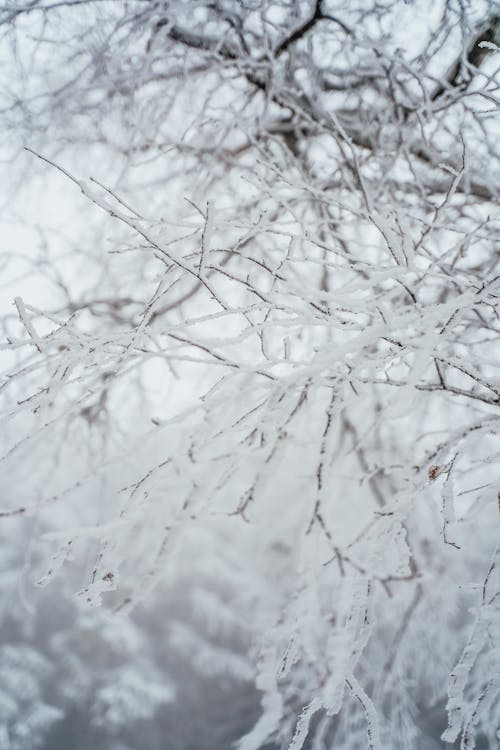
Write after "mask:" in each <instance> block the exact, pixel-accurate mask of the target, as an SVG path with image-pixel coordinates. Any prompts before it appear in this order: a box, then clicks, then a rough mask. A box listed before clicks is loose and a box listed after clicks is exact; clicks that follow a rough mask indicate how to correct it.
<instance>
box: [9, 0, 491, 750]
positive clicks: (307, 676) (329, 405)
mask: <svg viewBox="0 0 500 750" xmlns="http://www.w3.org/2000/svg"><path fill="white" fill-rule="evenodd" d="M499 10H500V9H499V7H498V5H497V4H496V3H494V2H477V3H474V4H472V5H469V4H466V3H464V2H460V1H459V0H457V1H456V2H455V1H454V0H451V1H445V2H424V0H421V2H415V3H413V4H407V3H404V2H395V1H394V0H387V2H371V0H370V1H368V0H360V1H359V2H354V3H346V2H341V1H340V0H330V1H329V0H317V1H316V2H311V1H310V0H308V1H307V2H306V1H304V2H300V1H299V0H289V1H288V0H241V2H237V3H236V2H230V1H227V2H224V1H223V0H215V1H211V2H209V1H208V0H200V1H198V0H197V1H196V2H195V1H194V0H193V1H191V0H186V1H185V2H181V1H180V0H176V1H175V2H163V0H162V1H160V0H158V1H152V2H141V0H130V2H123V3H115V2H111V1H106V0H104V1H103V2H97V0H73V1H70V0H68V1H67V2H60V1H59V2H56V1H55V0H52V1H51V2H49V1H47V2H44V1H43V0H39V1H36V0H35V1H34V2H29V3H22V2H19V3H16V4H14V5H6V6H1V7H0V20H1V22H2V29H3V34H4V36H3V44H4V50H5V51H7V52H8V54H9V61H10V62H9V66H6V69H5V73H4V74H3V75H4V79H5V80H4V82H3V83H4V99H3V101H4V104H3V106H2V118H3V122H4V124H5V125H4V126H5V130H6V133H8V136H7V139H6V144H5V148H6V149H8V150H9V161H8V164H9V169H11V170H12V172H13V173H15V174H18V175H21V177H19V180H23V181H24V182H25V183H26V182H27V181H28V180H29V179H32V178H31V177H30V173H31V171H36V172H37V173H38V174H40V173H41V172H43V173H44V174H46V175H47V179H48V180H50V181H51V184H54V185H55V184H57V185H61V186H64V188H58V189H65V190H66V192H67V199H66V200H67V201H74V202H75V206H77V207H78V210H81V211H82V212H84V211H87V213H85V214H84V215H85V217H86V218H85V221H84V222H83V223H82V225H79V224H75V225H74V230H73V232H74V236H73V237H72V238H71V242H70V241H69V240H68V239H62V240H61V239H58V240H57V243H56V245H55V246H56V247H57V253H56V252H55V251H54V250H53V247H52V245H51V242H52V240H51V237H50V234H48V231H49V230H48V228H47V227H42V229H41V230H40V231H41V233H42V236H43V238H44V241H45V244H44V243H41V245H40V249H39V251H38V252H39V253H41V255H40V254H39V255H38V256H35V254H34V253H31V255H30V254H28V257H27V259H26V263H27V267H28V269H29V271H28V272H29V273H30V274H32V275H33V278H34V279H36V281H37V283H38V284H39V288H42V287H43V289H44V290H46V291H45V292H44V294H45V296H46V297H47V295H48V298H49V299H50V300H51V303H49V304H48V305H47V304H43V305H42V304H40V303H39V302H38V301H37V300H36V299H35V300H32V299H30V298H29V297H28V295H27V294H24V293H23V294H22V295H19V296H16V298H15V299H14V307H13V308H12V311H11V312H9V313H7V314H6V315H5V317H4V319H3V331H4V338H5V339H6V341H7V346H6V348H7V350H8V351H9V357H11V359H10V360H9V362H8V366H7V369H6V371H5V374H4V381H3V386H2V387H3V394H4V399H5V411H4V413H5V415H6V417H7V416H8V417H10V418H11V419H12V424H13V427H12V429H11V432H10V435H9V438H8V439H9V440H10V443H9V444H8V445H7V446H6V448H5V453H4V461H3V464H4V466H5V467H6V470H7V474H8V481H9V486H11V487H12V488H13V489H12V490H11V495H12V501H11V504H10V505H8V506H6V507H5V510H3V511H2V513H1V514H0V515H1V516H2V517H3V519H4V520H3V523H5V524H8V523H11V522H12V523H17V522H18V521H19V519H18V518H17V516H22V517H23V518H24V517H26V519H28V518H30V517H31V518H36V519H37V523H38V524H40V525H41V526H42V527H43V529H44V530H46V532H47V533H46V537H47V538H48V539H49V542H50V544H51V545H52V547H51V549H50V551H49V553H48V557H49V561H48V563H47V564H46V567H45V568H44V570H43V576H42V579H41V580H42V582H47V581H48V580H51V579H52V578H54V577H56V574H57V575H59V578H61V576H62V574H61V573H60V570H59V569H60V568H61V566H62V565H63V564H64V563H65V561H66V560H68V559H69V558H70V557H71V556H73V554H74V549H79V550H81V555H82V557H81V558H80V559H90V558H85V555H87V556H88V555H90V554H92V555H93V558H92V562H88V565H87V567H88V570H87V572H86V574H85V576H86V580H85V582H84V585H83V586H82V588H81V590H80V591H79V597H80V598H81V599H82V601H83V602H85V603H87V604H88V605H90V606H93V605H98V604H101V603H102V604H103V606H104V607H105V608H108V609H110V610H113V611H114V612H116V613H122V614H126V613H127V612H129V611H131V610H132V609H133V608H134V607H137V605H138V604H139V603H140V602H143V601H147V596H148V595H149V594H150V592H152V591H153V590H154V589H155V587H157V586H159V585H160V584H161V582H162V581H164V580H165V579H166V580H169V579H175V578H176V576H177V575H180V573H179V571H183V570H185V568H184V567H183V566H187V567H188V568H189V569H190V570H192V576H193V580H194V581H196V576H197V575H199V570H198V569H197V565H198V561H197V554H198V550H199V553H200V556H201V564H202V565H203V566H205V567H206V568H207V569H209V570H211V571H213V579H214V580H215V579H217V578H218V577H220V576H222V577H223V578H224V587H223V590H224V592H225V593H224V594H223V595H221V603H220V611H221V613H222V612H223V611H224V607H223V603H222V602H223V600H224V599H225V598H227V599H228V600H229V608H230V611H232V612H233V613H235V616H236V615H237V617H243V618H244V619H246V620H247V623H246V625H247V627H248V633H249V635H248V639H249V642H250V643H251V646H250V647H249V650H248V655H247V656H248V658H249V660H250V663H251V664H252V669H253V670H254V672H253V673H254V679H255V685H256V687H257V688H258V690H259V691H261V693H262V711H261V715H260V717H259V718H258V720H257V722H256V723H255V725H254V726H253V727H250V728H248V731H246V733H245V734H243V735H242V736H241V737H240V738H239V745H238V747H239V748H240V750H252V749H254V750H258V748H261V747H262V748H264V746H265V745H266V743H268V742H270V741H274V742H275V743H276V746H277V747H280V748H281V747H283V748H290V750H299V748H301V747H305V746H307V747H311V748H315V749H318V750H319V749H320V748H330V747H333V746H335V747H339V748H344V747H345V748H351V747H352V748H354V747H365V746H367V747H370V748H373V749H374V750H376V749H377V748H400V747H403V746H404V747H414V748H422V747H424V740H423V737H425V736H426V734H434V736H436V731H437V732H438V735H439V733H440V732H443V734H442V741H443V742H447V743H451V744H453V743H455V742H458V743H460V747H461V748H464V749H465V748H473V747H475V746H478V747H479V746H484V747H491V748H493V747H495V746H496V742H497V736H498V735H497V731H498V730H499V726H500V719H499V715H498V704H499V700H500V675H499V671H498V666H497V665H496V664H495V658H494V654H495V645H494V644H495V639H496V638H498V630H499V623H500V619H499V616H498V614H499V613H498V609H499V601H500V600H499V590H500V588H499V579H498V576H499V561H498V555H499V552H498V495H497V493H498V486H497V480H498V471H496V473H495V467H498V463H499V453H498V435H499V426H500V422H499V416H500V414H499V406H500V384H499V379H498V372H499V360H500V345H499V333H500V326H499V314H498V313H499V311H498V298H499V289H500V274H499V269H498V265H499V263H498V259H499V255H498V245H497V244H496V243H497V229H498V220H499V217H498V213H497V205H496V201H497V198H498V193H499V190H500V182H499V178H498V174H499V171H498V166H499V159H498V155H499V154H498V142H499V139H498V122H497V119H496V118H497V109H498V101H499V99H498V85H499V75H498V59H499V58H498V47H497V45H498V44H499V43H500V20H499ZM13 71H15V75H14V73H13ZM23 145H24V146H25V147H26V149H25V151H24V152H22V151H21V148H22V146H23ZM79 192H80V193H81V194H83V195H79ZM78 201H80V202H79V203H78ZM86 204H88V206H89V208H90V212H89V211H88V210H87V209H86V208H84V206H85V205H86ZM80 207H81V208H80ZM28 214H29V212H28V211H25V212H24V215H23V220H24V221H26V222H27V221H29V216H28ZM91 217H95V224H93V223H92V222H93V219H92V218H91ZM93 226H94V227H95V233H94V235H91V232H92V231H93V230H92V227H93ZM79 232H80V234H78V233H79ZM109 236H110V237H111V239H110V240H106V241H104V239H103V238H104V237H109ZM110 247H111V249H109V248H110ZM54 255H57V257H54ZM32 259H34V260H32ZM23 262H24V259H23ZM5 263H6V264H7V268H10V269H14V271H15V272H17V270H18V266H19V263H20V260H19V257H18V256H16V254H13V255H12V256H10V255H9V254H6V255H5ZM23 271H24V268H23ZM75 271H76V272H75ZM30 283H31V282H30ZM30 288H31V287H30ZM27 466H29V467H30V469H29V472H27V470H26V467H27ZM98 496H99V497H100V499H99V500H97V499H95V498H97V497H98ZM27 523H28V521H27ZM16 528H17V527H16ZM89 550H91V552H89ZM151 595H152V594H151ZM469 611H470V612H472V616H471V615H470V612H469ZM457 613H458V614H457ZM221 616H222V615H221ZM186 638H187V636H186V635H185V634H184V635H183V636H178V637H177V640H175V638H174V642H175V643H176V647H179V648H180V647H181V645H180V644H182V643H183V644H184V647H186V644H188V646H187V649H188V651H189V648H190V646H189V643H190V641H189V639H188V638H187V640H186ZM214 653H215V652H214ZM215 661H216V659H214V663H215ZM243 671H244V670H243ZM445 703H446V704H447V711H448V728H446V724H444V725H442V726H438V729H437V730H436V729H435V728H434V729H432V730H431V729H430V728H429V727H427V728H426V727H425V724H426V722H428V723H429V724H432V723H433V722H434V723H436V724H438V725H439V724H440V722H442V720H443V718H444V716H445V714H444V705H445ZM440 711H441V712H442V713H440ZM481 742H482V743H483V745H480V743H481ZM457 746H458V745H457Z"/></svg>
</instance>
